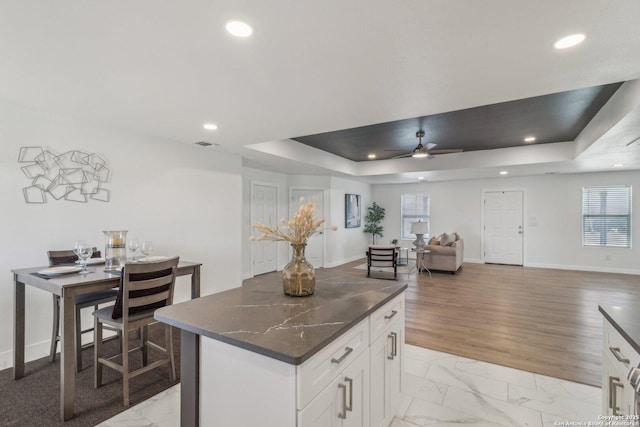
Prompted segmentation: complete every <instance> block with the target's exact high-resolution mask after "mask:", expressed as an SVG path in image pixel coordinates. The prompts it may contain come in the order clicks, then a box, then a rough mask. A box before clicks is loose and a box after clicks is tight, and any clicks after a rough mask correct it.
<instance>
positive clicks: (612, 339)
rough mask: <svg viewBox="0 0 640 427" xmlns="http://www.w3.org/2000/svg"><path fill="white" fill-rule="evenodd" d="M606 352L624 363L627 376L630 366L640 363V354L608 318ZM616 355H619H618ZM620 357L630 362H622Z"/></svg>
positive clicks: (605, 329)
mask: <svg viewBox="0 0 640 427" xmlns="http://www.w3.org/2000/svg"><path fill="white" fill-rule="evenodd" d="M603 332H604V349H603V350H604V352H605V354H608V355H609V357H611V359H613V360H615V361H617V362H618V363H619V364H620V365H621V366H622V365H624V368H625V377H626V373H628V371H629V368H630V367H632V366H638V363H640V355H639V354H638V353H637V352H636V351H635V350H634V349H633V347H631V345H630V344H629V343H628V342H627V340H625V339H624V337H623V336H622V335H621V334H620V332H618V331H617V330H616V329H615V328H614V327H613V325H612V324H611V323H609V322H608V321H607V320H606V319H605V321H604V327H603ZM616 355H617V356H618V357H616ZM618 358H620V359H628V360H629V362H622V361H620V360H619V359H618Z"/></svg>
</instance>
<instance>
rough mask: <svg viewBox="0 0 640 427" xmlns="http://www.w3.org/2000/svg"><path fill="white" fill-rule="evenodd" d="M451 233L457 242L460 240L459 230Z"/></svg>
mask: <svg viewBox="0 0 640 427" xmlns="http://www.w3.org/2000/svg"><path fill="white" fill-rule="evenodd" d="M451 235H452V236H453V240H455V241H456V242H457V241H458V240H460V235H459V234H458V232H457V231H454V232H453V233H451Z"/></svg>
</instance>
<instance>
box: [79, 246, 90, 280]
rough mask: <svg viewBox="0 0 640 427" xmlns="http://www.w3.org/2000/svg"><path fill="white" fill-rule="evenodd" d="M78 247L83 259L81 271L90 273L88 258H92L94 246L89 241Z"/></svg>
mask: <svg viewBox="0 0 640 427" xmlns="http://www.w3.org/2000/svg"><path fill="white" fill-rule="evenodd" d="M77 249H78V256H79V257H80V259H81V260H82V270H81V271H80V273H88V272H89V270H87V259H89V258H91V255H93V248H92V247H91V245H90V244H88V243H87V242H83V244H81V245H79V247H78V248H77Z"/></svg>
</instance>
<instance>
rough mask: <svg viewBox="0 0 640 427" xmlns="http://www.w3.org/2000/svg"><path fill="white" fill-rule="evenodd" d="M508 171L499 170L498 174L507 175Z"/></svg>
mask: <svg viewBox="0 0 640 427" xmlns="http://www.w3.org/2000/svg"><path fill="white" fill-rule="evenodd" d="M508 173H509V172H507V171H500V175H507V174H508Z"/></svg>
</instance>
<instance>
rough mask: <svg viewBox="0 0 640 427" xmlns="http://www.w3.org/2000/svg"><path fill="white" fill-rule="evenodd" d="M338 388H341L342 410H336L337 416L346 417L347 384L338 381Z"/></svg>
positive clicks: (344, 418)
mask: <svg viewBox="0 0 640 427" xmlns="http://www.w3.org/2000/svg"><path fill="white" fill-rule="evenodd" d="M338 388H341V389H342V412H338V418H342V419H343V420H346V419H347V386H346V385H344V384H342V383H340V384H338Z"/></svg>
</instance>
